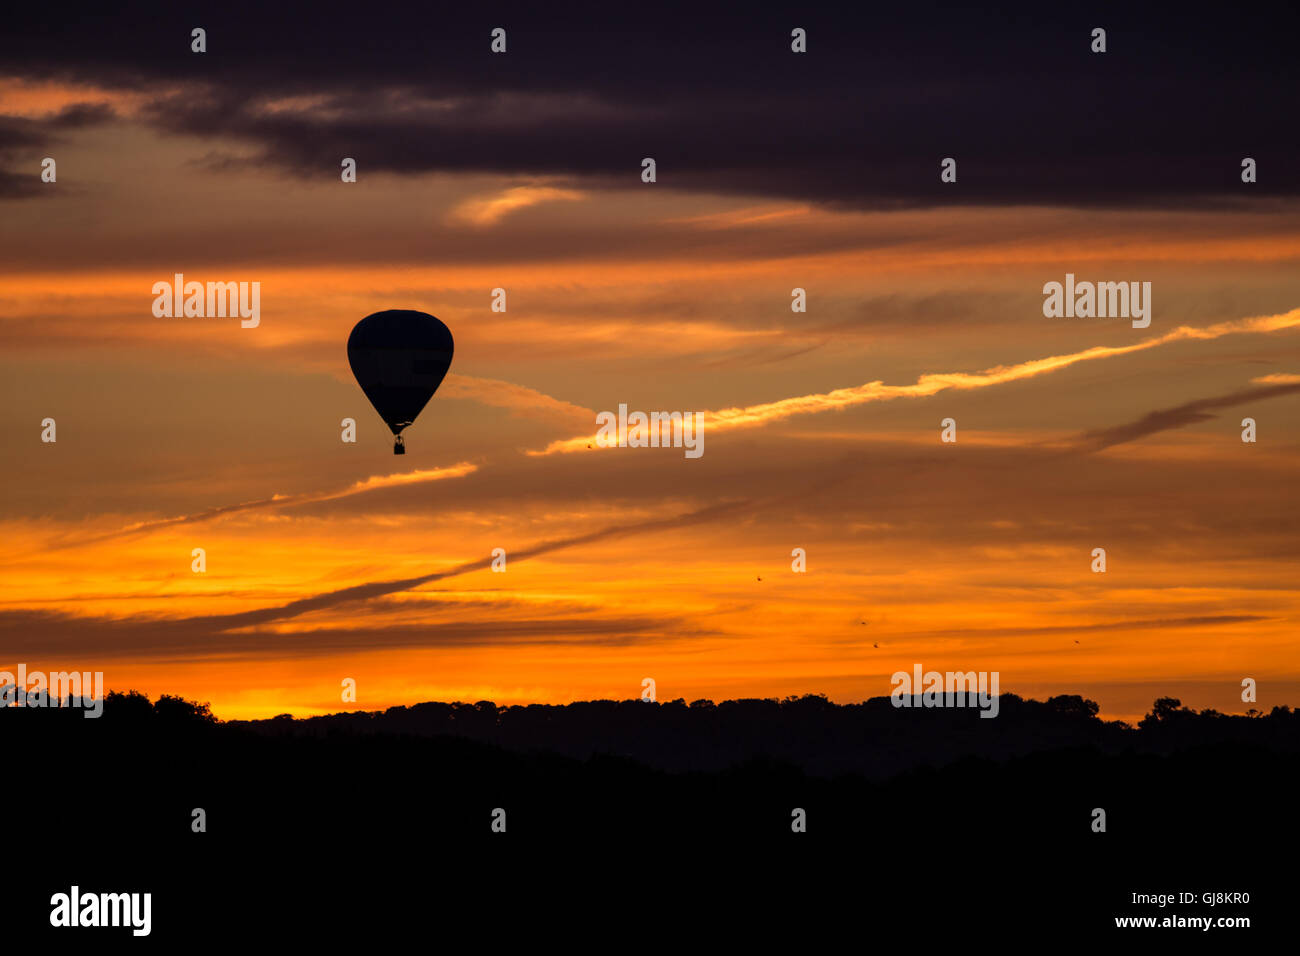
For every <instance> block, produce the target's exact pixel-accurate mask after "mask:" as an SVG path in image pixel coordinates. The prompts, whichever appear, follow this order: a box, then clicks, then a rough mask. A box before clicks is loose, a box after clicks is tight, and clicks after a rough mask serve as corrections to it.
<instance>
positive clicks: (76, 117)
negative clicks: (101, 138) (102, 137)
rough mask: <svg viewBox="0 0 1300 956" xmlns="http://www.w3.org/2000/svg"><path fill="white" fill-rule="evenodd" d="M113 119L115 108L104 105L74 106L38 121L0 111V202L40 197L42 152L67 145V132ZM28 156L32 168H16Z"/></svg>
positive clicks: (75, 104) (79, 104) (0, 105)
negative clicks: (63, 143) (65, 143)
mask: <svg viewBox="0 0 1300 956" xmlns="http://www.w3.org/2000/svg"><path fill="white" fill-rule="evenodd" d="M2 110H3V105H2V104H0V111H2ZM113 116H114V113H113V109H112V108H111V107H110V106H108V105H107V104H104V103H73V104H72V105H71V106H67V107H65V108H63V109H62V110H59V111H58V112H57V113H55V114H53V115H52V116H47V117H42V118H39V119H33V118H30V117H26V116H6V115H3V114H2V112H0V199H25V198H28V197H30V196H34V195H37V194H38V193H39V192H40V188H41V178H40V177H41V166H40V159H41V158H42V157H41V156H40V155H39V153H40V151H42V150H48V147H52V146H54V145H56V144H58V143H61V142H65V141H66V137H65V136H64V135H63V134H65V133H68V132H71V131H73V130H78V129H83V128H85V127H87V126H95V125H98V124H100V123H106V122H108V121H109V120H111V119H112V118H113ZM24 154H25V155H24ZM25 157H27V158H30V162H31V165H30V166H29V167H27V168H25V169H22V168H17V166H18V163H19V162H21V161H22V159H23V158H25Z"/></svg>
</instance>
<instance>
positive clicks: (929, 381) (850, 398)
mask: <svg viewBox="0 0 1300 956" xmlns="http://www.w3.org/2000/svg"><path fill="white" fill-rule="evenodd" d="M1295 326H1300V309H1292V310H1291V311H1290V312H1284V313H1281V314H1278V315H1267V316H1258V317H1255V318H1248V319H1234V320H1232V321H1230V322H1218V323H1215V324H1214V325H1210V326H1206V327H1205V328H1194V327H1192V326H1187V325H1183V326H1179V327H1178V328H1176V329H1174V330H1173V331H1172V332H1166V333H1165V334H1164V335H1158V336H1156V337H1154V338H1150V339H1146V340H1145V341H1142V342H1136V343H1134V344H1133V345H1118V346H1104V345H1098V346H1094V347H1093V348H1090V349H1084V350H1083V351H1082V352H1071V353H1069V354H1066V355H1052V356H1048V357H1047V358H1040V359H1031V360H1030V361H1028V362H1020V363H1018V364H1016V365H998V366H994V367H993V368H989V369H985V370H984V371H982V372H973V373H972V372H930V373H926V374H924V375H922V376H920V377H919V378H917V380H916V381H915V382H914V383H913V384H911V385H886V384H885V383H884V382H880V381H875V382H867V383H866V384H865V385H858V386H854V387H852V388H838V389H835V390H834V391H830V392H818V393H815V394H812V395H799V396H796V397H794V398H783V399H780V400H779V401H775V402H766V403H763V404H760V405H748V406H745V407H744V408H724V409H721V410H718V411H705V412H700V416H701V421H702V422H703V426H704V428H705V429H706V430H707V431H710V432H713V431H722V430H725V429H730V428H749V427H757V426H761V425H767V424H770V423H771V422H775V421H781V420H783V419H786V418H791V417H793V416H795V415H811V414H815V413H817V412H827V411H832V410H834V409H840V408H849V407H852V406H854V405H862V404H865V403H867V402H880V401H888V400H890V399H894V398H927V397H929V396H931V395H937V394H938V393H939V392H943V391H946V390H948V389H950V388H952V389H975V388H988V387H989V386H992V385H1002V384H1005V383H1007V382H1015V381H1020V380H1022V379H1027V378H1033V377H1035V376H1038V375H1045V374H1047V373H1049V372H1055V371H1059V370H1060V369H1063V368H1069V367H1070V366H1071V365H1076V364H1078V363H1080V362H1089V361H1094V360H1096V359H1104V358H1115V357H1117V356H1120V355H1130V354H1132V353H1134V352H1141V351H1144V350H1146V349H1152V348H1156V347H1158V346H1161V345H1167V344H1169V343H1171V342H1181V341H1187V340H1208V339H1217V338H1220V337H1222V336H1225V335H1234V334H1244V333H1252V334H1260V333H1266V332H1277V331H1279V330H1282V329H1288V328H1293V327H1295ZM595 434H596V429H595V421H594V419H593V422H592V431H591V432H590V433H588V434H586V435H580V436H578V437H576V438H567V439H561V440H559V441H553V442H551V443H550V444H549V445H547V446H546V448H544V449H542V450H541V451H531V452H529V454H530V455H552V454H556V453H557V452H575V451H581V450H585V449H587V448H589V447H590V448H595V447H599V444H598V443H597V442H596V440H595Z"/></svg>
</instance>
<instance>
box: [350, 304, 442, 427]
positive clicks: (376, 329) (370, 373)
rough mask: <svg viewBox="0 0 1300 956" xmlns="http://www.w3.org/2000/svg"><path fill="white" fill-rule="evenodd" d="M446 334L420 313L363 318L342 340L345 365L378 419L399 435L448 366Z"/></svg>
mask: <svg viewBox="0 0 1300 956" xmlns="http://www.w3.org/2000/svg"><path fill="white" fill-rule="evenodd" d="M452 348H453V345H452V340H451V330H450V329H448V328H447V326H445V325H443V324H442V322H440V321H439V320H438V319H436V318H434V317H433V316H431V315H429V314H427V313H425V312H413V311H410V310H409V309H389V310H387V311H386V312H376V313H374V314H373V315H368V316H366V317H365V318H364V319H362V320H361V321H360V322H358V323H357V324H356V326H355V327H354V328H353V329H352V334H351V335H349V336H348V364H349V365H351V366H352V374H353V375H355V376H356V378H357V384H358V385H360V386H361V390H362V391H363V392H365V393H366V398H368V399H370V404H371V405H373V406H375V411H377V412H378V413H379V417H380V418H382V419H383V420H384V423H385V424H387V425H388V427H389V428H390V429H391V430H392V432H393V434H394V435H400V434H401V431H402V429H403V428H405V427H406V426H407V425H409V424H411V422H413V421H415V417H416V416H417V415H419V414H420V410H421V409H422V408H424V406H425V405H426V404H428V402H429V399H430V398H432V397H433V393H434V392H435V391H436V390H437V388H438V386H439V385H441V384H442V380H443V377H444V376H445V375H446V374H447V369H448V368H449V367H450V366H451V353H452Z"/></svg>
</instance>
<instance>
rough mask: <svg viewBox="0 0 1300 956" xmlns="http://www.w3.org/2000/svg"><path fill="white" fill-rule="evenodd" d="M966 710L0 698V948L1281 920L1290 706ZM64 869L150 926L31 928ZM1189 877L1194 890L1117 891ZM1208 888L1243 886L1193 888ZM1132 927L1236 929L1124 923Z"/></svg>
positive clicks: (924, 934) (1220, 936)
mask: <svg viewBox="0 0 1300 956" xmlns="http://www.w3.org/2000/svg"><path fill="white" fill-rule="evenodd" d="M978 714H979V712H978V710H975V709H969V710H962V709H929V710H927V709H911V710H902V709H895V708H893V707H891V706H890V703H889V701H888V699H879V700H872V701H868V702H866V703H864V704H860V705H850V706H836V705H834V704H831V703H829V702H827V701H826V700H825V699H823V698H820V697H804V698H800V699H789V700H786V701H781V702H777V701H757V700H749V701H730V702H726V703H723V704H719V705H716V706H715V705H713V704H710V703H708V702H697V703H695V704H692V705H690V706H687V705H686V704H685V703H684V702H674V703H668V704H650V703H645V702H641V701H624V702H614V701H597V702H591V703H583V704H573V705H569V706H567V707H540V706H535V707H514V708H498V707H496V706H495V705H492V704H490V703H487V702H480V703H478V704H472V705H470V704H421V705H417V706H414V707H404V708H394V709H392V710H389V711H387V712H384V713H354V714H341V715H337V716H331V717H321V718H312V719H308V720H293V719H290V718H287V717H285V718H276V719H274V720H267V721H255V722H239V721H234V722H225V723H221V722H217V721H215V720H214V719H213V718H212V717H211V715H210V714H208V713H207V711H206V708H204V707H202V706H197V705H194V704H192V703H189V702H186V701H182V700H179V699H177V698H168V697H164V698H162V699H160V700H159V701H157V702H155V703H151V702H150V701H149V700H148V699H146V698H144V697H142V696H140V695H137V694H126V695H110V696H109V698H108V700H107V701H106V702H105V706H104V714H103V716H102V717H101V718H99V719H94V720H88V719H85V718H84V717H83V716H82V713H81V712H80V711H79V710H74V709H30V708H21V709H20V708H8V709H0V747H3V752H4V754H5V756H6V765H7V767H8V769H9V775H8V780H7V783H6V784H5V786H4V787H3V788H0V812H2V814H3V820H4V824H5V826H4V830H5V833H6V854H5V856H6V859H7V861H8V864H7V865H6V866H5V868H4V873H5V875H4V877H2V878H0V889H2V890H3V895H2V896H0V918H3V919H4V921H5V926H6V928H7V929H8V931H9V934H10V935H11V938H25V937H26V936H28V935H30V934H43V933H45V932H53V933H56V934H64V939H63V942H65V943H68V942H69V941H71V943H72V944H75V945H77V946H85V945H101V944H103V943H108V942H111V943H112V944H113V945H119V944H120V945H130V946H133V947H134V946H141V945H145V946H148V945H154V946H158V945H169V944H173V943H177V942H180V943H191V942H194V941H199V940H201V941H204V942H206V943H214V942H232V943H233V942H239V941H240V940H245V939H255V938H259V937H260V938H264V939H273V940H275V939H278V940H283V941H285V942H286V943H288V942H290V941H293V943H294V945H295V946H296V945H298V944H299V943H303V942H305V941H307V940H322V941H326V942H330V941H334V942H338V941H341V940H343V939H347V938H360V939H363V940H370V941H372V942H376V943H382V942H385V941H387V940H389V939H391V938H393V937H395V936H403V935H404V936H406V937H408V938H409V937H411V935H412V934H415V938H416V939H418V940H424V941H425V942H426V943H428V944H429V946H430V947H432V946H433V945H435V944H437V943H438V941H442V942H444V943H446V945H450V942H449V939H450V937H447V936H446V935H445V934H447V933H450V932H451V931H453V930H456V931H458V932H459V933H464V932H470V933H471V934H473V937H474V938H476V939H477V941H478V943H479V944H480V945H484V946H490V947H492V948H494V949H495V948H497V947H498V945H500V946H504V945H506V944H507V943H508V942H513V941H515V940H529V941H531V943H532V944H534V945H543V944H545V945H547V946H548V948H550V947H551V945H552V944H557V945H564V946H569V945H577V944H579V943H580V942H581V943H583V944H584V945H602V946H607V947H609V948H615V947H617V948H622V946H623V944H627V945H634V946H638V947H640V946H645V947H647V948H648V947H651V946H653V947H655V948H659V946H662V945H681V944H686V943H688V942H689V943H691V944H692V945H726V946H727V948H728V949H731V948H734V947H737V946H740V945H751V946H752V945H764V944H766V945H764V950H765V951H766V950H767V949H768V948H771V947H774V946H775V945H776V944H777V941H778V940H780V939H793V940H800V939H802V940H803V941H804V942H803V944H801V945H802V946H803V947H804V948H809V947H815V948H817V949H823V948H828V947H829V945H830V940H831V939H832V938H836V937H839V938H843V937H844V936H845V934H846V933H847V934H848V937H849V942H848V945H855V946H856V945H871V944H872V943H873V942H875V943H877V944H883V943H897V942H906V941H908V940H909V939H910V940H912V941H915V942H917V943H925V942H930V943H944V942H947V943H954V942H957V941H959V940H971V941H978V940H982V941H983V944H984V945H985V946H988V947H991V946H994V945H997V942H998V941H999V940H1010V939H1015V938H1017V937H1021V936H1024V937H1026V938H1029V939H1033V940H1037V941H1039V942H1040V943H1043V944H1045V945H1046V944H1049V943H1051V944H1055V943H1062V942H1064V941H1069V940H1073V939H1077V938H1083V937H1090V936H1093V935H1098V934H1100V935H1110V936H1112V937H1117V936H1120V935H1124V934H1131V935H1133V936H1134V937H1135V940H1136V941H1137V942H1138V944H1139V945H1150V944H1151V943H1152V942H1153V941H1159V942H1160V944H1161V945H1162V947H1165V948H1168V947H1170V946H1179V947H1182V946H1184V945H1188V944H1192V945H1200V944H1201V943H1202V942H1204V941H1205V940H1208V939H1210V938H1214V939H1215V940H1217V945H1218V946H1219V947H1225V948H1226V947H1228V946H1232V945H1241V944H1242V943H1243V942H1249V941H1258V940H1261V939H1263V938H1264V937H1265V936H1269V937H1271V936H1274V935H1278V934H1282V935H1286V934H1289V933H1290V932H1291V931H1292V930H1291V929H1290V928H1289V926H1290V923H1291V922H1292V920H1291V915H1292V912H1291V911H1292V910H1293V909H1294V907H1292V906H1291V901H1290V894H1292V893H1293V892H1294V887H1295V885H1296V882H1297V881H1296V879H1295V874H1296V871H1297V864H1296V862H1295V853H1296V849H1297V841H1296V835H1297V828H1296V826H1295V823H1294V814H1295V811H1296V789H1295V785H1296V784H1295V782H1296V781H1297V780H1298V779H1300V773H1298V772H1297V771H1298V770H1300V713H1293V712H1291V711H1290V710H1289V709H1286V708H1277V709H1275V710H1273V711H1272V712H1271V713H1269V714H1266V715H1264V714H1261V715H1257V716H1251V717H1229V716H1224V715H1219V714H1215V713H1213V712H1204V713H1195V712H1192V711H1189V710H1186V709H1182V708H1179V707H1178V706H1177V702H1176V701H1171V700H1169V699H1162V700H1161V701H1157V702H1156V705H1155V707H1154V708H1153V712H1152V713H1151V714H1150V715H1148V717H1147V718H1145V719H1144V720H1143V721H1142V722H1141V724H1140V725H1139V726H1138V727H1129V726H1126V725H1123V724H1119V723H1115V722H1105V721H1102V720H1099V719H1098V718H1097V716H1096V707H1095V705H1093V704H1091V703H1090V702H1088V701H1085V700H1082V699H1081V698H1078V697H1058V698H1053V699H1052V700H1050V701H1048V702H1046V703H1043V702H1038V701H1026V700H1021V699H1020V698H1017V697H1014V696H1012V695H1006V696H1004V697H1003V698H1002V699H1001V708H1000V714H999V716H998V717H997V718H996V719H991V720H990V719H981V718H980V717H979V716H978ZM196 808H202V809H203V810H204V811H205V813H206V832H202V833H196V832H194V831H193V819H194V815H193V811H194V810H195V809H196ZM498 808H500V809H502V810H504V811H505V825H506V832H504V833H499V832H493V829H492V821H493V813H494V810H496V809H498ZM796 808H799V809H802V810H803V811H805V813H806V819H807V830H806V832H803V833H797V832H792V827H791V822H792V819H793V817H792V814H793V812H794V811H795V809H796ZM1098 808H1100V809H1102V810H1104V811H1105V820H1106V830H1105V832H1095V831H1094V829H1093V820H1094V810H1096V809H1098ZM74 883H75V884H78V885H79V886H81V887H82V888H83V889H88V890H92V891H105V892H107V891H112V892H127V891H132V890H135V891H148V892H151V893H152V894H153V896H152V900H153V903H152V907H153V932H152V933H151V936H150V937H149V938H147V939H136V938H133V937H131V935H130V933H129V931H128V930H123V929H77V930H68V929H60V930H51V929H50V927H49V925H48V923H49V913H50V896H51V895H52V894H53V893H57V892H67V891H68V889H69V887H70V886H71V885H72V884H74ZM1178 892H1188V893H1192V894H1194V895H1195V899H1196V901H1197V903H1196V905H1191V904H1188V905H1167V906H1165V907H1160V906H1158V905H1152V904H1146V905H1142V904H1135V903H1134V902H1133V901H1132V895H1133V894H1134V893H1144V894H1160V893H1173V894H1177V893H1178ZM1216 892H1221V893H1249V894H1250V902H1249V903H1248V904H1242V903H1236V904H1225V903H1220V904H1219V905H1217V906H1214V907H1208V906H1205V905H1203V904H1202V903H1201V899H1202V896H1203V894H1205V893H1216ZM1130 915H1131V916H1156V917H1158V918H1164V917H1166V916H1183V917H1186V916H1203V915H1209V916H1213V917H1220V916H1243V915H1244V916H1247V917H1250V918H1251V920H1252V925H1251V928H1250V929H1229V928H1218V927H1213V928H1211V929H1209V930H1201V929H1186V928H1176V927H1175V928H1169V929H1159V928H1155V929H1117V928H1115V922H1114V918H1115V917H1117V916H1130ZM69 934H71V935H69ZM1198 940H1199V941H1200V942H1198ZM422 945H423V944H422Z"/></svg>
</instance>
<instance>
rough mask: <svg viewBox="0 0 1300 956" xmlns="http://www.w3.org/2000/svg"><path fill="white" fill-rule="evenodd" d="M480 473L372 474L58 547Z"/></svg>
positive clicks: (456, 468)
mask: <svg viewBox="0 0 1300 956" xmlns="http://www.w3.org/2000/svg"><path fill="white" fill-rule="evenodd" d="M477 470H478V465H474V464H471V463H469V462H461V463H459V464H456V465H449V466H447V467H446V468H423V469H419V470H416V471H402V472H396V473H394V474H391V475H372V476H370V477H369V478H366V479H363V480H361V481H356V482H353V483H352V484H351V485H348V486H347V487H346V488H343V489H341V490H336V491H309V492H303V493H302V494H296V495H272V496H271V497H269V498H258V499H256V500H253V501H242V502H239V503H238V504H233V505H221V506H219V507H216V508H207V509H205V510H203V511H197V512H195V513H193V514H188V515H176V516H175V517H173V518H158V519H156V520H153V521H138V522H136V523H135V524H129V525H127V526H125V527H123V528H119V529H117V530H116V531H110V532H108V533H106V534H101V535H97V536H95V537H90V538H77V539H75V540H70V541H64V542H61V543H60V544H58V545H56V547H79V546H81V545H86V544H94V543H96V542H99V541H108V540H111V539H113V538H119V537H123V536H126V535H132V534H145V533H147V532H150V531H157V530H159V529H161V528H170V527H174V526H176V525H188V524H198V523H199V522H201V521H211V520H212V519H213V518H220V517H223V516H225V515H231V514H238V513H240V512H244V511H255V510H257V509H261V508H288V507H292V506H294V505H305V504H316V503H318V502H321V501H337V500H338V499H340V498H348V497H351V496H352V495H359V494H364V493H365V492H367V491H376V490H378V489H380V488H394V487H398V486H401V485H414V484H419V483H421V482H426V481H442V480H444V479H447V478H461V477H464V476H465V475H468V474H472V473H473V472H475V471H477Z"/></svg>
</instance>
